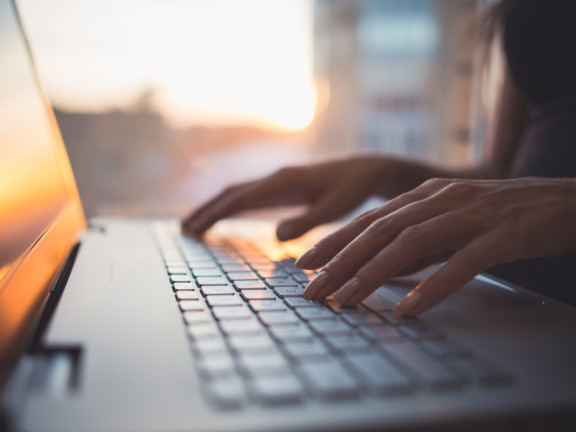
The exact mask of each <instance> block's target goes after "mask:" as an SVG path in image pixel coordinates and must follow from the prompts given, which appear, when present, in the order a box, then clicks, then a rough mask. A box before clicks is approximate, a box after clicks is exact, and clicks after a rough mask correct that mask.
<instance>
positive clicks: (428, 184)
mask: <svg viewBox="0 0 576 432" xmlns="http://www.w3.org/2000/svg"><path fill="white" fill-rule="evenodd" d="M449 183H450V180H449V179H445V178H431V179H428V180H426V181H425V182H424V183H422V184H421V185H420V186H418V188H417V189H426V190H429V189H441V188H444V187H446V185H447V184H449Z"/></svg>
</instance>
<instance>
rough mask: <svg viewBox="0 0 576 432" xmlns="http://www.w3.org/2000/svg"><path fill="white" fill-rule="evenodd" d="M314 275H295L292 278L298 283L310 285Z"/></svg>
mask: <svg viewBox="0 0 576 432" xmlns="http://www.w3.org/2000/svg"><path fill="white" fill-rule="evenodd" d="M314 276H315V275H314V274H303V273H300V274H299V273H296V274H293V275H292V277H293V278H294V279H296V280H297V281H298V282H301V283H305V284H308V282H310V281H311V280H312V279H314Z"/></svg>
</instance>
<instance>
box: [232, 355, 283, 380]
mask: <svg viewBox="0 0 576 432" xmlns="http://www.w3.org/2000/svg"><path fill="white" fill-rule="evenodd" d="M238 363H239V365H240V368H241V369H242V371H243V372H244V373H245V374H247V375H250V376H261V375H270V374H271V373H274V374H278V373H280V374H281V373H286V372H288V371H289V366H288V361H287V360H286V357H284V356H283V355H282V354H280V353H279V352H278V351H266V352H258V353H246V354H242V355H240V356H239V358H238Z"/></svg>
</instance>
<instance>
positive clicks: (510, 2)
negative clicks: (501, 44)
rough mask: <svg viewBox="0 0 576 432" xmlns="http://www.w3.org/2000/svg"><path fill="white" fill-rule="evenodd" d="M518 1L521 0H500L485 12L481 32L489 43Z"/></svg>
mask: <svg viewBox="0 0 576 432" xmlns="http://www.w3.org/2000/svg"><path fill="white" fill-rule="evenodd" d="M517 1H519V0H500V1H498V2H496V3H495V4H493V5H492V6H490V7H489V8H488V9H487V11H486V12H485V13H484V14H483V16H482V19H481V22H482V25H481V33H482V36H483V38H484V40H485V41H486V43H487V44H488V45H489V44H490V43H491V42H492V41H493V40H494V38H495V37H496V35H497V34H498V32H499V31H500V30H501V29H502V26H503V25H504V20H505V19H506V15H508V12H509V11H510V9H511V8H512V7H513V6H514V4H515V3H516V2H517Z"/></svg>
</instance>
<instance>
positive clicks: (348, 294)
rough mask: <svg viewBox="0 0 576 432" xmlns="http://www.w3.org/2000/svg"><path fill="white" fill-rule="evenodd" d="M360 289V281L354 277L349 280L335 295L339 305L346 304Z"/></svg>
mask: <svg viewBox="0 0 576 432" xmlns="http://www.w3.org/2000/svg"><path fill="white" fill-rule="evenodd" d="M359 289H360V281H359V280H358V278H354V279H352V280H351V281H349V282H347V283H346V284H345V285H344V286H343V287H342V288H340V290H339V291H338V292H337V293H336V295H335V296H334V301H335V302H336V303H337V304H338V306H346V302H347V301H348V300H350V299H351V298H352V297H354V296H355V295H356V293H357V292H358V290H359Z"/></svg>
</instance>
